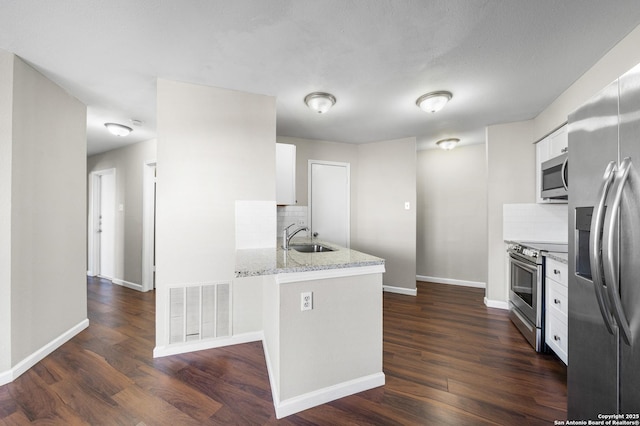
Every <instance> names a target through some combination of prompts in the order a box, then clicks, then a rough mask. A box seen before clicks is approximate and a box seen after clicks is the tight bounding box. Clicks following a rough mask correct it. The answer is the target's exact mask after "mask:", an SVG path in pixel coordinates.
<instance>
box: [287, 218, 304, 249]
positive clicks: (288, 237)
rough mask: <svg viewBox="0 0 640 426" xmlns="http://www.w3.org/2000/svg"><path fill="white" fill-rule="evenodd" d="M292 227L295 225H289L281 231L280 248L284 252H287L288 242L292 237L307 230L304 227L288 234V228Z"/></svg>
mask: <svg viewBox="0 0 640 426" xmlns="http://www.w3.org/2000/svg"><path fill="white" fill-rule="evenodd" d="M293 225H295V223H292V224H291V225H289V226H287V227H286V228H284V231H282V248H283V249H285V250H289V242H290V241H291V239H292V238H293V236H294V235H296V234H297V233H298V232H300V231H308V230H309V228H307V227H306V226H301V227H300V228H298V229H296V230H295V231H293V232H292V233H289V228H291V227H292V226H293Z"/></svg>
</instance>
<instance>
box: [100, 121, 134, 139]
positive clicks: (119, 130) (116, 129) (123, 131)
mask: <svg viewBox="0 0 640 426" xmlns="http://www.w3.org/2000/svg"><path fill="white" fill-rule="evenodd" d="M104 127H106V128H107V130H109V132H111V133H112V134H114V135H116V136H127V135H128V134H129V133H131V132H132V131H133V129H132V128H131V127H128V126H123V125H122V124H118V123H104Z"/></svg>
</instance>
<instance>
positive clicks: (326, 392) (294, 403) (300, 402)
mask: <svg viewBox="0 0 640 426" xmlns="http://www.w3.org/2000/svg"><path fill="white" fill-rule="evenodd" d="M384 383H385V377H384V373H375V374H371V375H369V376H364V377H359V378H357V379H354V380H349V381H347V382H343V383H339V384H337V385H334V386H329V387H326V388H323V389H318V390H316V391H313V392H309V393H306V394H304V395H300V396H296V397H293V398H289V399H285V400H284V401H278V402H276V400H275V399H274V405H275V409H276V418H278V419H281V418H283V417H286V416H290V415H291V414H295V413H298V412H300V411H303V410H306V409H309V408H312V407H316V406H318V405H321V404H326V403H327V402H330V401H335V400H336V399H340V398H344V397H345V396H349V395H353V394H354V393H358V392H363V391H366V390H369V389H373V388H377V387H379V386H384ZM271 386H272V388H273V384H271Z"/></svg>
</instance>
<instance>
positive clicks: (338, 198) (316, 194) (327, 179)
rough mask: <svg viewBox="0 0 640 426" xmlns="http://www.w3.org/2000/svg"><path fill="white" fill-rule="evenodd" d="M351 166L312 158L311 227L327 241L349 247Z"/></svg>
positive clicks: (312, 230) (310, 177)
mask: <svg viewBox="0 0 640 426" xmlns="http://www.w3.org/2000/svg"><path fill="white" fill-rule="evenodd" d="M349 175H350V167H349V164H348V163H335V162H323V161H316V160H309V226H310V229H311V232H312V234H313V235H317V237H318V238H319V239H321V240H323V241H327V242H329V243H334V244H337V245H340V246H342V247H349V244H350V238H349V232H350V231H349V229H350V226H349V221H350V220H349V216H350V190H349V180H350V176H349Z"/></svg>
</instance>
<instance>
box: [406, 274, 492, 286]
mask: <svg viewBox="0 0 640 426" xmlns="http://www.w3.org/2000/svg"><path fill="white" fill-rule="evenodd" d="M416 280H418V281H427V282H430V283H436V284H450V285H459V286H463V287H475V288H487V284H486V283H483V282H480V281H466V280H456V279H453V278H439V277H428V276H425V275H416Z"/></svg>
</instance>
